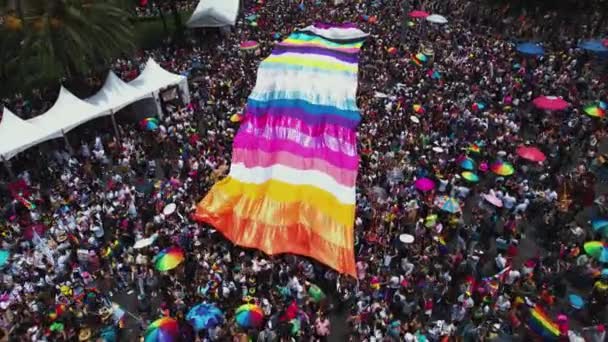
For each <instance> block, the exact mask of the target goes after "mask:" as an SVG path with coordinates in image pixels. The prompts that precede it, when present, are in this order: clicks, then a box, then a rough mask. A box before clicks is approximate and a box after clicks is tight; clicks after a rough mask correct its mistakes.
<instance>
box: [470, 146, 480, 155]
mask: <svg viewBox="0 0 608 342" xmlns="http://www.w3.org/2000/svg"><path fill="white" fill-rule="evenodd" d="M467 151H469V152H471V153H475V154H480V153H481V147H479V145H477V144H471V145H469V147H468V148H467Z"/></svg>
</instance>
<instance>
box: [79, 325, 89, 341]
mask: <svg viewBox="0 0 608 342" xmlns="http://www.w3.org/2000/svg"><path fill="white" fill-rule="evenodd" d="M90 340H91V329H90V328H83V329H80V332H78V341H79V342H88V341H90Z"/></svg>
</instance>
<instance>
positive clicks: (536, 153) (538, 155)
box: [517, 145, 547, 162]
mask: <svg viewBox="0 0 608 342" xmlns="http://www.w3.org/2000/svg"><path fill="white" fill-rule="evenodd" d="M517 155H518V156H520V157H522V158H524V159H527V160H531V161H533V162H543V161H545V159H547V157H546V156H545V154H544V153H543V152H542V151H541V150H539V149H538V148H537V147H533V146H523V145H522V146H519V147H518V148H517Z"/></svg>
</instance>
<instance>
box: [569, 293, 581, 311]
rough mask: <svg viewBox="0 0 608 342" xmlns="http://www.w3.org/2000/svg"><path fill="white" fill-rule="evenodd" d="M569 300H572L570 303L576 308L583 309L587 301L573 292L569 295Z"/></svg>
mask: <svg viewBox="0 0 608 342" xmlns="http://www.w3.org/2000/svg"><path fill="white" fill-rule="evenodd" d="M568 300H569V301H570V305H571V306H572V307H573V308H575V309H577V310H578V309H582V308H583V307H584V306H585V301H584V300H583V298H582V297H581V296H579V295H577V294H574V293H571V294H569V295H568Z"/></svg>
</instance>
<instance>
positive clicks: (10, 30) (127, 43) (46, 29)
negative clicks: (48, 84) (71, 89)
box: [0, 0, 135, 87]
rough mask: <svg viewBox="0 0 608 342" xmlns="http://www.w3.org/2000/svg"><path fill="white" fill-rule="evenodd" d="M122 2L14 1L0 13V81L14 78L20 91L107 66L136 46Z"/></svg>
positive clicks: (92, 0)
mask: <svg viewBox="0 0 608 342" xmlns="http://www.w3.org/2000/svg"><path fill="white" fill-rule="evenodd" d="M121 2H122V0H16V1H8V4H5V5H6V6H5V7H4V8H3V9H2V13H1V14H2V15H3V17H4V18H10V19H11V20H12V19H13V18H14V17H16V18H19V19H18V20H20V22H21V25H12V26H10V27H9V26H7V25H4V26H3V27H2V29H1V32H0V36H1V37H2V38H0V44H2V45H1V46H2V47H3V49H2V51H3V52H2V58H3V61H7V63H6V65H5V66H4V70H3V72H2V73H0V77H2V78H3V79H2V81H9V84H11V83H12V84H14V81H15V80H13V82H10V81H11V80H10V76H11V75H19V76H18V79H19V80H20V82H19V84H18V85H20V86H21V87H30V86H34V85H36V84H38V83H40V82H45V81H47V80H58V79H64V78H66V79H77V78H81V79H82V78H83V76H84V75H88V74H89V72H90V71H91V70H95V69H97V68H99V67H103V66H106V67H107V65H108V63H109V62H110V61H111V60H113V59H114V58H116V57H117V56H119V55H121V54H124V53H130V52H131V51H132V50H133V48H134V47H135V44H134V35H133V25H132V23H131V22H129V20H128V18H129V14H128V13H127V12H126V11H125V10H124V9H123V8H122V7H121V6H120V3H121Z"/></svg>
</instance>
